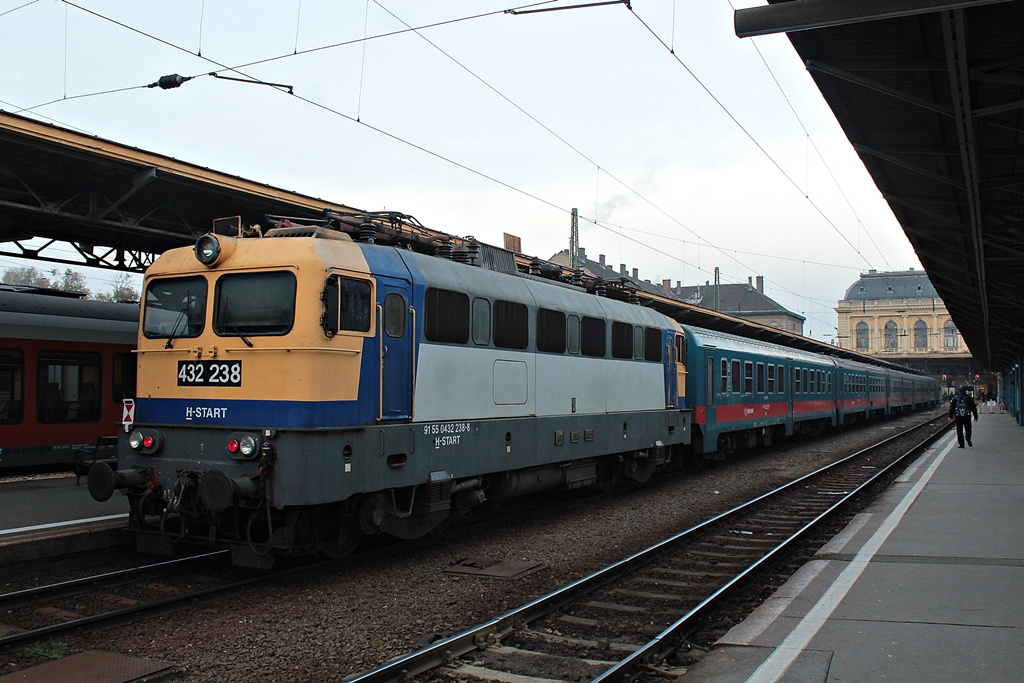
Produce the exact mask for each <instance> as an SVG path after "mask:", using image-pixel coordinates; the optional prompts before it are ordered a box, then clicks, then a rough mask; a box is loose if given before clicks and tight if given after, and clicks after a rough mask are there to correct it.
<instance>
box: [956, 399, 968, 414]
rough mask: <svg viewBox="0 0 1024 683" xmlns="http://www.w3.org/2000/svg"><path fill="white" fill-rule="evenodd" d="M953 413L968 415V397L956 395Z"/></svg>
mask: <svg viewBox="0 0 1024 683" xmlns="http://www.w3.org/2000/svg"><path fill="white" fill-rule="evenodd" d="M953 415H955V416H956V417H967V397H966V396H956V397H955V398H954V399H953Z"/></svg>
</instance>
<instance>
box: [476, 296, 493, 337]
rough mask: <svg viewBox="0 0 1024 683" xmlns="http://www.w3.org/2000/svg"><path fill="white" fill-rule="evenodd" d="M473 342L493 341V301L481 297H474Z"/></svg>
mask: <svg viewBox="0 0 1024 683" xmlns="http://www.w3.org/2000/svg"><path fill="white" fill-rule="evenodd" d="M473 343H474V344H477V345H479V346H487V345H488V344H490V343H491V302H490V301H488V300H487V299H483V298H481V297H477V298H475V299H473Z"/></svg>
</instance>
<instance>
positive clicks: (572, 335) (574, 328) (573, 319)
mask: <svg viewBox="0 0 1024 683" xmlns="http://www.w3.org/2000/svg"><path fill="white" fill-rule="evenodd" d="M565 322H566V324H565V336H566V343H567V344H568V346H569V353H571V354H573V355H574V356H575V355H578V354H579V352H580V317H579V316H578V315H570V316H569V317H568V318H567V319H566V321H565Z"/></svg>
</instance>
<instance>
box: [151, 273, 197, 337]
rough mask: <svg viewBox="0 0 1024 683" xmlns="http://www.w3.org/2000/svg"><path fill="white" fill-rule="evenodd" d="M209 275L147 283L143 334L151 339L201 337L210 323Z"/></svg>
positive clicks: (163, 279)
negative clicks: (206, 276)
mask: <svg viewBox="0 0 1024 683" xmlns="http://www.w3.org/2000/svg"><path fill="white" fill-rule="evenodd" d="M206 291H207V282H206V278H205V277H202V276H200V275H197V276H195V277H176V278H161V279H159V280H152V281H150V283H149V285H147V286H146V304H145V309H144V313H143V316H142V334H143V335H145V336H146V338H147V339H153V338H164V337H166V338H169V339H177V338H179V337H198V336H199V335H200V334H202V332H203V329H204V328H205V327H206Z"/></svg>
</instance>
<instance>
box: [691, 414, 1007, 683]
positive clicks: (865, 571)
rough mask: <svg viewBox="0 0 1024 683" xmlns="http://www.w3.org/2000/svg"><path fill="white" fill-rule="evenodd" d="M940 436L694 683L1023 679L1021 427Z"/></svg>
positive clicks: (719, 649) (987, 426) (696, 670)
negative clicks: (967, 441) (968, 444)
mask: <svg viewBox="0 0 1024 683" xmlns="http://www.w3.org/2000/svg"><path fill="white" fill-rule="evenodd" d="M973 441H974V447H973V448H963V449H961V448H958V447H957V444H956V435H955V434H953V433H950V434H949V435H946V436H944V437H942V438H941V439H940V440H939V441H938V442H937V443H936V444H935V445H934V446H932V447H931V448H930V449H929V450H928V452H927V453H925V454H924V455H922V456H921V457H920V458H918V460H917V461H916V462H915V463H914V464H913V465H912V466H911V467H910V468H909V469H908V470H907V471H906V472H905V473H904V474H903V475H902V476H901V477H900V479H899V480H898V481H897V483H895V484H894V485H893V486H891V487H890V488H889V489H888V490H887V491H886V492H885V493H884V494H883V495H882V496H881V497H880V498H879V499H878V500H877V501H875V502H874V503H873V504H872V505H871V506H870V507H869V508H868V509H867V510H866V511H865V512H864V513H862V514H860V515H858V516H857V517H856V518H855V519H854V520H853V521H852V522H851V523H850V525H849V526H848V527H847V528H846V530H844V531H843V532H842V533H841V534H840V535H839V536H837V537H836V538H835V539H833V541H832V542H830V543H829V544H828V545H826V546H825V547H823V548H822V549H821V550H820V551H819V552H818V554H817V556H816V558H815V559H814V560H812V561H811V562H809V563H808V564H806V565H805V566H804V567H803V568H802V569H800V571H798V572H797V573H796V574H794V575H793V577H791V579H790V580H789V581H788V582H787V583H786V584H785V585H784V586H783V587H782V588H780V589H779V591H778V592H777V593H776V594H775V595H774V596H772V597H771V598H770V599H769V600H767V601H765V603H764V604H763V605H761V606H760V607H759V608H758V609H757V610H755V612H754V613H753V614H751V616H750V617H749V618H748V619H746V620H745V621H744V622H743V623H742V624H739V625H737V626H736V627H735V628H733V629H732V630H731V631H729V633H727V634H726V635H725V636H724V637H723V638H722V639H721V640H720V641H719V642H718V643H717V644H716V646H715V647H714V649H713V651H712V652H711V653H710V654H708V655H707V656H706V657H705V658H704V659H703V660H702V661H701V662H700V663H698V664H697V665H696V666H694V667H693V668H692V669H690V671H688V672H687V673H686V674H685V675H684V676H683V678H682V679H681V680H684V681H686V683H697V682H700V683H712V682H713V683H733V682H735V683H741V682H743V683H745V682H751V683H753V682H757V683H768V682H770V681H783V682H785V683H797V682H799V683H816V682H818V681H829V682H839V681H849V682H851V683H852V682H856V683H862V682H864V681H887V682H890V683H891V682H894V681H901V682H903V681H912V682H914V681H929V682H935V681H957V682H958V683H959V682H962V681H972V682H975V683H977V682H982V681H1000V682H1002V681H1019V680H1024V678H1022V676H1024V675H1022V674H1021V672H1022V671H1024V429H1022V428H1021V427H1019V426H1018V425H1017V423H1016V422H1015V420H1014V419H1013V417H1011V416H1010V415H1007V414H986V413H983V414H982V415H981V416H980V420H979V421H978V422H976V423H974V439H973Z"/></svg>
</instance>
